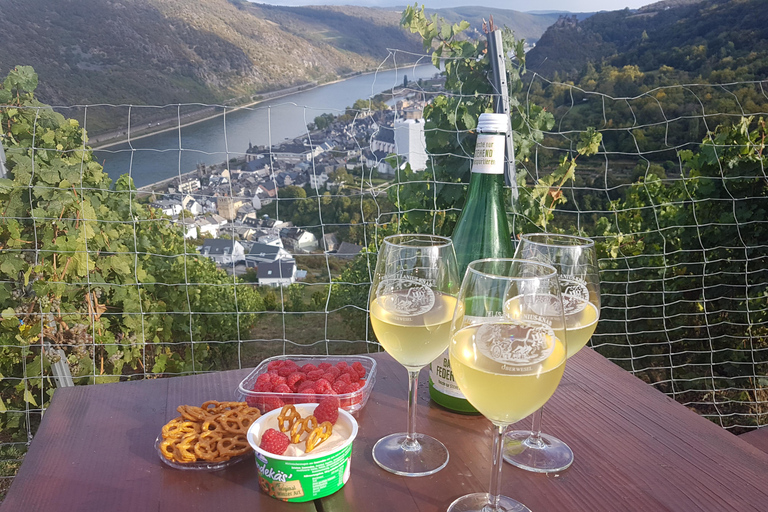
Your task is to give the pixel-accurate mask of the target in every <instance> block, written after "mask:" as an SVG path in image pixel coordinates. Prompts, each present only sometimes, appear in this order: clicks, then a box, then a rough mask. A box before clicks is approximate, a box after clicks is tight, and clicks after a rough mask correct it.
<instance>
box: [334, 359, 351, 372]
mask: <svg viewBox="0 0 768 512" xmlns="http://www.w3.org/2000/svg"><path fill="white" fill-rule="evenodd" d="M347 366H349V365H348V364H347V362H346V361H340V362H338V363H336V368H338V369H339V370H340V371H344V368H346V367H347Z"/></svg>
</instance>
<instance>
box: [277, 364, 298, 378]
mask: <svg viewBox="0 0 768 512" xmlns="http://www.w3.org/2000/svg"><path fill="white" fill-rule="evenodd" d="M293 371H294V368H292V367H291V366H289V365H285V364H284V365H283V366H281V367H280V368H278V369H277V374H278V375H279V376H281V377H287V376H289V375H290V374H292V373H293Z"/></svg>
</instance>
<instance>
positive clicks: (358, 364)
mask: <svg viewBox="0 0 768 512" xmlns="http://www.w3.org/2000/svg"><path fill="white" fill-rule="evenodd" d="M352 368H354V369H355V371H356V372H357V375H358V377H360V378H361V379H362V378H363V377H365V368H363V363H361V362H360V361H355V362H354V363H352Z"/></svg>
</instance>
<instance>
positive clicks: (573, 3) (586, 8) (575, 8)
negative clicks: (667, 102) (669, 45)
mask: <svg viewBox="0 0 768 512" xmlns="http://www.w3.org/2000/svg"><path fill="white" fill-rule="evenodd" d="M250 1H255V0H250ZM257 1H258V3H267V4H274V5H362V6H367V7H392V6H403V5H408V4H409V2H406V1H403V0H257ZM651 3H654V1H652V0H422V1H420V2H418V4H419V5H425V6H427V7H432V8H435V9H437V8H440V7H459V6H465V5H473V6H478V5H481V6H485V7H497V8H500V9H511V10H514V11H570V12H593V11H617V10H620V9H624V8H625V7H629V8H630V9H637V8H638V7H642V6H643V5H648V4H651ZM410 5H413V2H410Z"/></svg>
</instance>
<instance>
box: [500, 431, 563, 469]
mask: <svg viewBox="0 0 768 512" xmlns="http://www.w3.org/2000/svg"><path fill="white" fill-rule="evenodd" d="M504 460H505V461H507V462H509V463H510V464H512V465H513V466H517V467H519V468H520V469H524V470H526V471H532V472H534V473H557V472H559V471H563V470H565V469H568V468H569V467H570V465H571V464H573V451H571V449H570V448H569V447H568V445H567V444H565V443H564V442H562V441H561V440H559V439H558V438H556V437H552V436H550V435H547V434H541V443H536V441H535V440H534V438H533V436H532V435H531V431H530V430H514V431H512V432H507V434H506V435H505V436H504Z"/></svg>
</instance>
